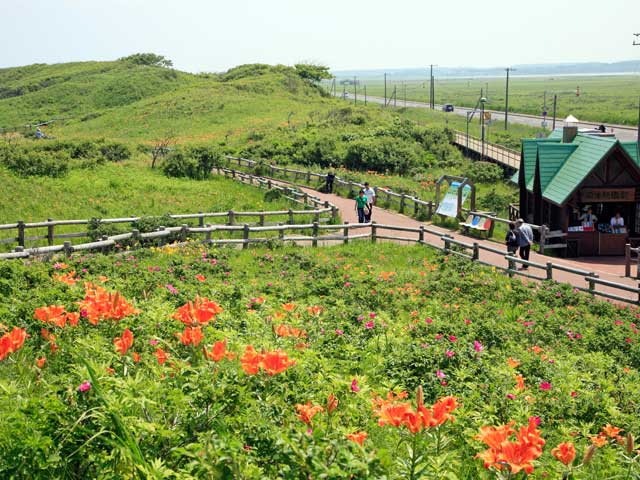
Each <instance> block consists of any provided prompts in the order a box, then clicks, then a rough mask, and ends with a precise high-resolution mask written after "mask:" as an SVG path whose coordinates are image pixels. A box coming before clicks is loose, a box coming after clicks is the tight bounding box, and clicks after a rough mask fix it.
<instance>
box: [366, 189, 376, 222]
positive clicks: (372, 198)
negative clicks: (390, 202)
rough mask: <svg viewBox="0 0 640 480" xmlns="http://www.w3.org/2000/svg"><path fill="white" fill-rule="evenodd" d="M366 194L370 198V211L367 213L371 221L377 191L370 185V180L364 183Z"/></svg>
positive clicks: (368, 219)
mask: <svg viewBox="0 0 640 480" xmlns="http://www.w3.org/2000/svg"><path fill="white" fill-rule="evenodd" d="M364 194H365V196H366V197H367V199H368V200H369V211H368V214H367V215H366V216H367V217H368V218H367V221H368V222H369V221H371V212H373V206H374V205H375V204H376V191H375V190H374V189H373V188H371V187H370V186H369V183H368V182H365V184H364Z"/></svg>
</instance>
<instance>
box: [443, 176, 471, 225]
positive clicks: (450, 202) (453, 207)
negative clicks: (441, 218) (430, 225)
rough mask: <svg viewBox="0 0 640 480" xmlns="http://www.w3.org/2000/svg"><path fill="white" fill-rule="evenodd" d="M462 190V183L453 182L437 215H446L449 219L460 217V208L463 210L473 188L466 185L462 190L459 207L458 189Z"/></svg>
mask: <svg viewBox="0 0 640 480" xmlns="http://www.w3.org/2000/svg"><path fill="white" fill-rule="evenodd" d="M459 188H460V182H451V184H450V185H449V190H447V193H446V195H445V196H444V199H443V200H442V202H440V205H438V209H437V210H436V213H437V214H439V215H445V216H447V217H452V218H456V217H457V216H458V212H459V208H462V205H463V204H464V202H465V200H466V199H467V197H468V196H469V193H470V192H471V186H470V185H465V186H464V187H463V188H462V196H461V203H460V205H458V189H459Z"/></svg>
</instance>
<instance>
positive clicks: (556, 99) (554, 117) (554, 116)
mask: <svg viewBox="0 0 640 480" xmlns="http://www.w3.org/2000/svg"><path fill="white" fill-rule="evenodd" d="M557 105H558V95H556V94H554V95H553V125H552V126H551V130H555V129H556V106H557Z"/></svg>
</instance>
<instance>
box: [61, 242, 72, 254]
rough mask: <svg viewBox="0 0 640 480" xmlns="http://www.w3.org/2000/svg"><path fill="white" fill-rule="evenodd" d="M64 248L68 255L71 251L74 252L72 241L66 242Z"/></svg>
mask: <svg viewBox="0 0 640 480" xmlns="http://www.w3.org/2000/svg"><path fill="white" fill-rule="evenodd" d="M62 250H63V251H64V254H65V255H66V256H67V257H70V256H71V252H73V247H72V246H71V242H64V244H63V247H62Z"/></svg>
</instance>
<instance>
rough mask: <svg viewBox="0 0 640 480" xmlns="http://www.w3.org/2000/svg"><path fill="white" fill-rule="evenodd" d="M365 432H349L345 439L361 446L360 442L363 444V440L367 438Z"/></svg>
mask: <svg viewBox="0 0 640 480" xmlns="http://www.w3.org/2000/svg"><path fill="white" fill-rule="evenodd" d="M367 436H368V435H367V432H355V433H349V434H348V435H347V439H348V440H351V441H352V442H356V443H357V444H358V445H360V446H362V444H364V441H365V440H366V439H367Z"/></svg>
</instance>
